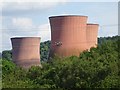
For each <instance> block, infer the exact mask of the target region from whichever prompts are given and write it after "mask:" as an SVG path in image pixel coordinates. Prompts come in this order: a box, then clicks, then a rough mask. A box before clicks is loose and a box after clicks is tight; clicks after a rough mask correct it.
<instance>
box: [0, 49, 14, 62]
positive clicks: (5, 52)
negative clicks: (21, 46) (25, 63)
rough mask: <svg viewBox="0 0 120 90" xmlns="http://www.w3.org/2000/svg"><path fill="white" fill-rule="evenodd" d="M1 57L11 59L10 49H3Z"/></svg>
mask: <svg viewBox="0 0 120 90" xmlns="http://www.w3.org/2000/svg"><path fill="white" fill-rule="evenodd" d="M2 58H3V59H7V60H12V52H11V50H5V51H3V52H2Z"/></svg>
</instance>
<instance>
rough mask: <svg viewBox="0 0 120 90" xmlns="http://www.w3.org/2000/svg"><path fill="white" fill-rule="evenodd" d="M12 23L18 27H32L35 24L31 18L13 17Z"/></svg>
mask: <svg viewBox="0 0 120 90" xmlns="http://www.w3.org/2000/svg"><path fill="white" fill-rule="evenodd" d="M12 23H13V25H14V26H16V27H19V28H21V27H31V26H32V25H33V23H32V20H31V19H30V18H13V19H12Z"/></svg>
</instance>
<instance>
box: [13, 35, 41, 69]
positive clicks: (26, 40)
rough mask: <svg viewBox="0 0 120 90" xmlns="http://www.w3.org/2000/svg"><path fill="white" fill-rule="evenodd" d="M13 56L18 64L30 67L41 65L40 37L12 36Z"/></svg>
mask: <svg viewBox="0 0 120 90" xmlns="http://www.w3.org/2000/svg"><path fill="white" fill-rule="evenodd" d="M11 42H12V58H13V62H14V63H15V64H17V66H20V67H23V68H29V67H31V66H36V65H37V66H41V65H40V37H16V38H11Z"/></svg>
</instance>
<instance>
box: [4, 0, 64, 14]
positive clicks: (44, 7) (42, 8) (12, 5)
mask: <svg viewBox="0 0 120 90" xmlns="http://www.w3.org/2000/svg"><path fill="white" fill-rule="evenodd" d="M31 1H33V2H25V1H24V2H23V1H19V2H17V1H16V2H5V3H4V5H2V6H3V7H2V13H3V15H4V16H8V15H22V14H28V13H32V14H34V13H42V12H47V11H49V10H50V9H51V8H53V7H55V6H57V5H60V4H63V3H65V0H55V2H49V1H48V0H46V1H44V0H41V1H39V2H35V1H34V0H31Z"/></svg>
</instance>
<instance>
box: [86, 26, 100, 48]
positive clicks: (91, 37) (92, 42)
mask: <svg viewBox="0 0 120 90" xmlns="http://www.w3.org/2000/svg"><path fill="white" fill-rule="evenodd" d="M98 27H99V25H98V24H87V30H86V35H87V42H88V49H90V48H91V47H96V46H97V35H98Z"/></svg>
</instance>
